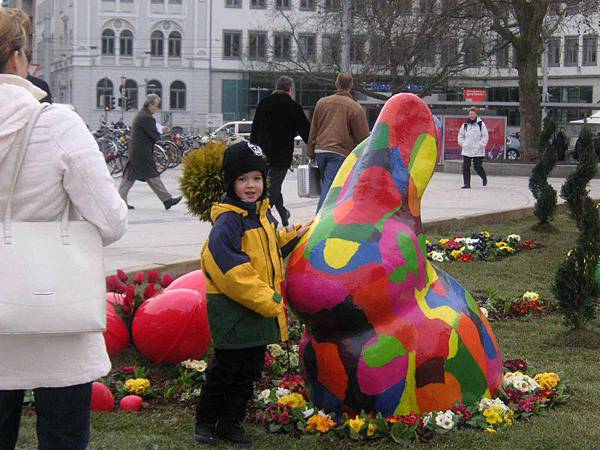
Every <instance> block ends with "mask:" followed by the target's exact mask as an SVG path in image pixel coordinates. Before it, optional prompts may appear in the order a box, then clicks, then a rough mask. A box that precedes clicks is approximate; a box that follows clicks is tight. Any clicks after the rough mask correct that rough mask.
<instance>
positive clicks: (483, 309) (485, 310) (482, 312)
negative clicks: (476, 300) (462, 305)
mask: <svg viewBox="0 0 600 450" xmlns="http://www.w3.org/2000/svg"><path fill="white" fill-rule="evenodd" d="M479 309H480V310H481V314H483V315H484V316H485V318H486V319H487V318H488V315H489V313H488V310H487V308H484V307H483V306H481V307H479Z"/></svg>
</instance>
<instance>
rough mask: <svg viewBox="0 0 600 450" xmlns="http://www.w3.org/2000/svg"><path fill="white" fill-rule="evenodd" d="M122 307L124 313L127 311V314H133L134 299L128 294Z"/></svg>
mask: <svg viewBox="0 0 600 450" xmlns="http://www.w3.org/2000/svg"><path fill="white" fill-rule="evenodd" d="M128 287H129V286H128ZM121 307H122V308H123V311H125V312H126V313H127V314H131V313H132V312H133V297H130V296H129V295H127V293H126V294H125V297H123V302H122V303H121Z"/></svg>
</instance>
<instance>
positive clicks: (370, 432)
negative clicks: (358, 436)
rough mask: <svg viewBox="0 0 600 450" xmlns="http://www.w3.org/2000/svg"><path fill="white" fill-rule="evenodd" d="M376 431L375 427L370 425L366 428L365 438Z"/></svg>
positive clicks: (372, 424)
mask: <svg viewBox="0 0 600 450" xmlns="http://www.w3.org/2000/svg"><path fill="white" fill-rule="evenodd" d="M376 431H377V425H375V424H374V423H370V424H369V426H368V427H367V436H369V437H371V436H373V435H374V434H375V432H376Z"/></svg>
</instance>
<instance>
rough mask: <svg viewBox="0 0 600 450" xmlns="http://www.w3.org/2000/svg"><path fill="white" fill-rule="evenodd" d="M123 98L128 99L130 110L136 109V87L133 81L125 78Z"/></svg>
mask: <svg viewBox="0 0 600 450" xmlns="http://www.w3.org/2000/svg"><path fill="white" fill-rule="evenodd" d="M123 97H127V98H128V99H129V105H130V106H131V108H132V109H138V85H137V83H136V82H135V80H132V79H131V78H127V80H126V81H125V86H124V87H123Z"/></svg>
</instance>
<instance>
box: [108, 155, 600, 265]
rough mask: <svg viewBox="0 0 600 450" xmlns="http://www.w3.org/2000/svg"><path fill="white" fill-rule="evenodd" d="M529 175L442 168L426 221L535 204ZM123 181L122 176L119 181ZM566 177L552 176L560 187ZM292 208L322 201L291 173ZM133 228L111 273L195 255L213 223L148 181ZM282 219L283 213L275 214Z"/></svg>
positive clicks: (307, 214) (301, 210)
mask: <svg viewBox="0 0 600 450" xmlns="http://www.w3.org/2000/svg"><path fill="white" fill-rule="evenodd" d="M180 176H181V167H178V168H176V169H170V170H168V171H167V172H165V173H164V174H163V175H162V179H163V181H164V183H165V185H166V186H167V188H168V189H169V190H171V193H172V194H173V195H179V177H180ZM528 181H529V179H528V178H526V177H490V178H489V183H488V185H487V186H486V187H485V188H484V187H482V186H481V181H480V179H479V177H477V176H476V175H475V176H473V178H472V185H473V188H472V189H460V186H461V185H462V176H461V175H457V174H447V173H440V172H436V173H435V174H434V176H433V178H432V180H431V182H430V183H429V186H428V188H427V191H426V192H425V197H424V199H423V221H424V222H432V221H437V220H443V219H452V218H460V217H467V216H472V215H480V214H486V213H493V212H499V211H509V210H514V209H519V208H527V207H532V206H533V205H534V199H533V197H532V195H531V193H530V192H529V189H528V187H527V184H528ZM115 182H116V183H117V184H118V183H119V182H120V179H117V180H115ZM563 182H564V179H551V184H552V185H553V186H554V187H555V189H557V190H559V189H560V186H561V184H562V183H563ZM590 191H591V195H592V197H594V198H600V180H592V182H591V186H590ZM283 195H284V199H285V202H286V206H287V208H288V209H290V210H291V212H292V218H291V222H292V223H303V222H307V221H309V220H310V219H311V218H312V217H313V216H314V212H315V209H316V205H317V200H316V199H303V198H299V197H298V195H297V191H296V173H295V172H294V173H291V172H288V176H287V177H286V179H285V182H284V185H283ZM128 199H129V203H130V204H131V205H134V206H135V210H132V211H129V229H128V231H127V233H126V234H125V236H124V237H123V238H122V239H121V240H120V241H118V242H115V243H114V244H112V245H110V246H109V247H107V248H106V250H105V269H106V272H107V273H108V272H114V271H115V270H116V269H119V268H120V269H125V270H130V269H134V268H136V267H141V266H148V265H164V264H171V263H174V262H177V261H181V260H186V259H194V258H197V257H198V256H199V254H200V250H201V249H202V246H203V245H204V242H205V241H206V238H207V237H208V233H209V231H210V224H209V223H204V222H200V221H199V220H198V219H197V218H195V217H194V216H192V215H191V214H189V213H188V211H187V208H186V205H185V202H184V201H182V202H181V203H180V204H179V205H177V206H174V207H172V208H171V209H170V210H169V211H166V210H165V209H164V207H163V205H162V203H161V202H160V200H158V198H157V197H156V196H155V195H154V193H153V192H152V191H151V190H150V188H149V187H148V185H147V184H146V183H142V182H137V183H136V184H135V185H134V186H133V188H132V189H131V191H130V192H129V198H128ZM275 215H276V217H277V214H276V213H275Z"/></svg>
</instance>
